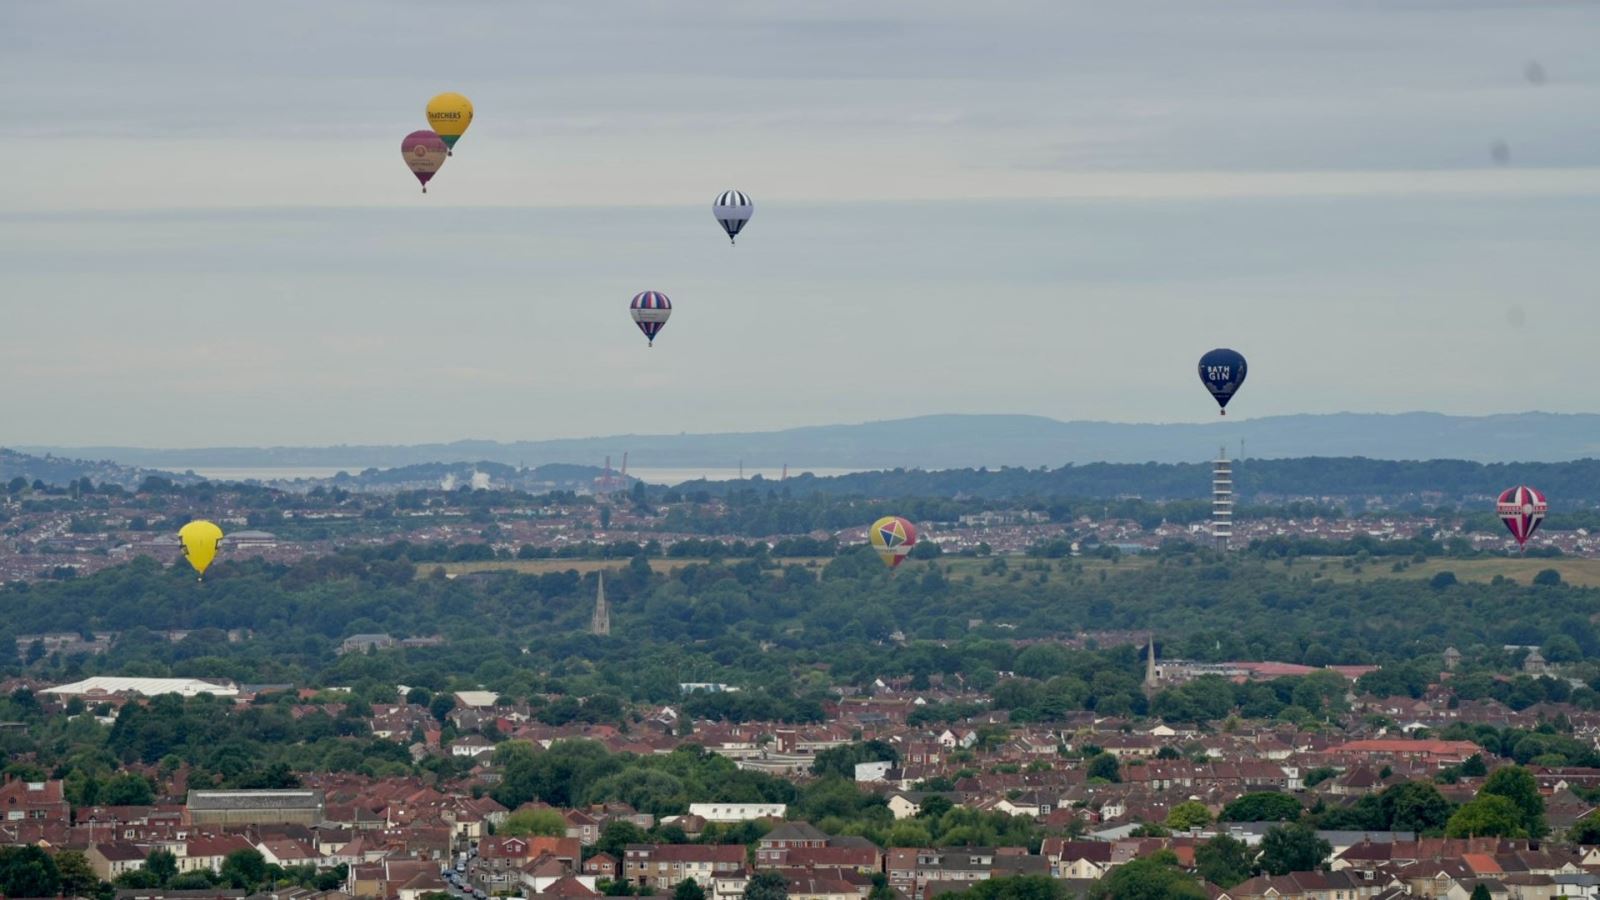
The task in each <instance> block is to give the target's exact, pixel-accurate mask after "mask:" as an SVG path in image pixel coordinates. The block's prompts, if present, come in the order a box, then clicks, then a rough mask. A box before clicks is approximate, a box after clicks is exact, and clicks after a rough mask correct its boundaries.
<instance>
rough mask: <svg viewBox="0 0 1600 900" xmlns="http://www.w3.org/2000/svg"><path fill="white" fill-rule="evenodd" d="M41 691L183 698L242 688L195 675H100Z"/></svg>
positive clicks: (62, 694)
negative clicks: (145, 676)
mask: <svg viewBox="0 0 1600 900" xmlns="http://www.w3.org/2000/svg"><path fill="white" fill-rule="evenodd" d="M40 693H43V694H54V695H56V696H60V697H95V696H108V695H111V694H138V695H140V696H142V697H158V696H160V695H162V694H177V695H179V696H181V697H193V696H195V695H196V694H215V695H216V696H218V697H237V696H238V695H239V689H238V688H236V687H234V686H233V685H232V684H213V683H212V682H209V681H200V680H199V679H195V678H116V677H113V676H106V675H96V676H95V677H93V678H85V679H84V680H82V681H74V682H73V683H71V684H63V685H57V686H56V687H52V688H45V689H44V690H43V691H41V692H40Z"/></svg>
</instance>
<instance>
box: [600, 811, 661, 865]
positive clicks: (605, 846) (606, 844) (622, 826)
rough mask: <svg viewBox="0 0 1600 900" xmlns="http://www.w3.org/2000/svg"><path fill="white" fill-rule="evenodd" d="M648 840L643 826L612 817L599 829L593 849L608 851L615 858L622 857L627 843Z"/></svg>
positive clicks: (638, 842) (602, 851)
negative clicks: (597, 838)
mask: <svg viewBox="0 0 1600 900" xmlns="http://www.w3.org/2000/svg"><path fill="white" fill-rule="evenodd" d="M646 840H649V835H647V834H646V833H645V831H644V829H643V828H640V827H639V826H637V825H635V824H633V823H632V822H629V821H627V820H625V819H612V820H611V821H609V822H607V823H606V827H605V828H602V829H601V830H600V839H599V840H598V841H595V844H594V848H595V850H597V851H599V852H601V853H608V854H610V855H611V856H612V857H613V858H615V859H623V858H624V857H625V856H626V855H627V854H626V853H624V852H623V851H625V850H626V849H627V847H628V845H629V844H642V843H644V842H645V841H646Z"/></svg>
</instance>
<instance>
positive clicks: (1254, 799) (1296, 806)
mask: <svg viewBox="0 0 1600 900" xmlns="http://www.w3.org/2000/svg"><path fill="white" fill-rule="evenodd" d="M1303 811H1304V807H1302V806H1301V805H1300V801H1299V800H1296V799H1295V798H1293V797H1291V796H1289V795H1288V794H1279V793H1276V792H1273V791H1261V792H1259V793H1255V794H1245V795H1244V796H1243V797H1240V798H1239V799H1237V800H1235V801H1233V802H1232V803H1229V804H1228V805H1227V806H1224V807H1223V808H1222V815H1220V816H1218V817H1217V818H1218V820H1220V821H1223V822H1292V821H1294V820H1295V819H1298V818H1300V814H1301V813H1302V812H1303Z"/></svg>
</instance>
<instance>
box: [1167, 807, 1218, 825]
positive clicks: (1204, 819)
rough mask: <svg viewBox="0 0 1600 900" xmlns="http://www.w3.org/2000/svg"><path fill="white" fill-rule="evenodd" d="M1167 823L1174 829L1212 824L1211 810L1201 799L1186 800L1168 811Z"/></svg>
mask: <svg viewBox="0 0 1600 900" xmlns="http://www.w3.org/2000/svg"><path fill="white" fill-rule="evenodd" d="M1166 824H1167V827H1168V828H1170V829H1172V830H1173V831H1188V830H1189V829H1190V828H1194V827H1197V826H1198V827H1204V826H1206V825H1210V824H1211V810H1209V809H1207V808H1206V805H1205V804H1204V803H1201V802H1200V801H1199V800H1185V801H1183V802H1182V803H1179V804H1178V805H1177V806H1174V807H1173V808H1172V809H1171V810H1169V811H1168V812H1167V823H1166Z"/></svg>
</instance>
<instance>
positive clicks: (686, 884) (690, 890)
mask: <svg viewBox="0 0 1600 900" xmlns="http://www.w3.org/2000/svg"><path fill="white" fill-rule="evenodd" d="M787 894H788V891H787V888H785V896H787ZM672 900H706V891H705V888H703V887H701V886H700V885H699V884H698V883H697V882H696V881H695V880H694V879H693V878H685V879H684V880H682V881H680V882H678V886H677V888H675V889H674V890H673V891H672Z"/></svg>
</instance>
